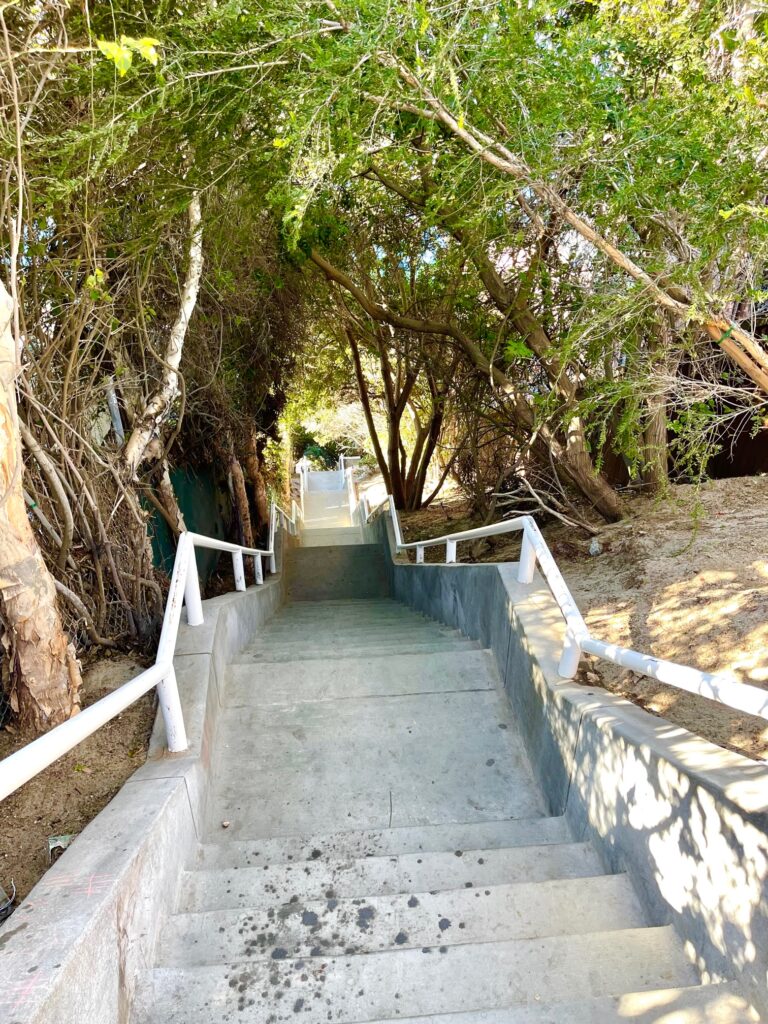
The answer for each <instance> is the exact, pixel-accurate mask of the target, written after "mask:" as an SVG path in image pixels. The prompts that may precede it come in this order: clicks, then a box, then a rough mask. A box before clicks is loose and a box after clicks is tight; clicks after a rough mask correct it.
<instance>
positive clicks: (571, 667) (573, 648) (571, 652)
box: [557, 626, 581, 679]
mask: <svg viewBox="0 0 768 1024" xmlns="http://www.w3.org/2000/svg"><path fill="white" fill-rule="evenodd" d="M580 661H581V644H580V643H579V641H578V639H577V638H576V634H575V633H574V632H573V630H572V629H571V628H570V626H568V627H567V628H566V630H565V641H564V643H563V653H562V655H561V657H560V664H559V665H558V666H557V671H558V672H559V673H560V675H561V676H562V677H563V679H573V677H574V676H575V675H576V673H577V671H578V669H579V662H580Z"/></svg>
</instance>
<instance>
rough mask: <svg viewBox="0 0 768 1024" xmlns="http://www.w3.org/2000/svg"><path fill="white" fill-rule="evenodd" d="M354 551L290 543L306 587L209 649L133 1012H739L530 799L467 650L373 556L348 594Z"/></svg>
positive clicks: (442, 1018) (531, 1022)
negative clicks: (401, 593) (162, 890)
mask: <svg viewBox="0 0 768 1024" xmlns="http://www.w3.org/2000/svg"><path fill="white" fill-rule="evenodd" d="M357 551H359V552H360V554H361V556H363V560H365V559H369V558H370V557H371V556H372V552H371V551H368V550H367V549H366V548H365V547H364V546H361V547H360V548H357V549H355V548H345V549H341V548H338V549H333V548H316V549H314V550H313V549H309V550H306V549H305V550H301V549H299V550H298V551H295V552H293V553H292V559H293V565H292V572H293V577H292V578H293V579H294V583H293V584H292V586H293V587H294V597H297V596H301V597H303V600H300V601H297V600H295V601H294V602H293V603H290V604H288V605H287V606H285V607H284V608H283V610H282V611H281V612H280V613H279V614H278V615H277V616H276V617H275V618H274V619H273V620H272V622H271V624H270V625H269V626H268V627H267V628H266V629H265V630H264V631H263V632H262V633H260V635H259V637H258V638H257V639H255V640H254V641H253V642H252V643H251V644H250V646H249V647H247V648H246V649H245V650H244V651H243V652H242V654H241V655H240V656H239V658H238V659H237V661H236V663H235V664H233V665H231V666H230V668H229V670H228V671H229V677H228V679H227V684H226V687H225V698H224V699H225V706H224V709H223V711H222V724H221V727H220V731H219V734H218V736H217V739H216V744H215V750H216V761H215V770H214V772H213V776H214V783H213V793H212V796H211V800H210V814H209V818H208V822H207V825H206V828H205V834H204V835H203V836H202V841H201V843H200V845H199V847H198V848H197V849H196V850H195V851H194V853H193V855H192V856H191V858H190V862H189V865H188V869H187V870H186V872H185V873H184V874H183V877H182V878H181V879H180V882H179V890H178V897H177V903H176V911H175V913H174V914H172V915H171V916H170V917H169V918H168V919H167V920H166V922H165V926H164V929H163V932H162V935H161V938H160V941H159V943H158V947H157V960H156V963H155V964H154V965H153V966H151V967H149V968H148V969H147V970H146V971H144V973H143V975H142V976H141V977H140V979H139V982H138V986H137V989H136V991H135V993H134V998H133V1001H132V1011H131V1013H132V1015H131V1024H192V1022H194V1024H214V1022H215V1024H219V1022H224V1021H226V1022H247V1024H277V1022H284V1021H302V1020H303V1021H306V1022H308V1024H320V1022H324V1021H334V1022H339V1024H353V1022H358V1024H359V1022H376V1021H378V1022H383V1021H391V1020H399V1021H401V1022H405V1024H555V1022H557V1024H609V1022H610V1024H617V1022H619V1021H623V1022H628V1021H632V1022H634V1024H651V1022H659V1024H660V1022H662V1021H663V1022H664V1024H704V1022H707V1024H715V1022H717V1024H736V1022H744V1021H749V1020H757V1019H758V1018H757V1017H756V1016H752V1015H751V1011H750V1010H749V1009H748V1007H747V1004H746V1003H744V1002H743V1000H742V999H741V997H740V996H739V995H738V993H737V992H736V991H735V990H732V989H731V988H730V987H729V986H717V985H706V986H705V985H700V984H699V980H698V977H697V974H696V972H695V970H694V968H693V967H692V965H691V964H690V962H689V961H688V959H687V958H686V957H685V955H684V953H683V950H682V948H681V944H680V942H679V940H678V938H677V937H676V934H675V933H674V931H673V930H672V929H671V927H668V926H663V925H662V926H655V925H654V924H653V923H652V922H650V921H648V920H646V918H645V916H644V913H643V909H642V907H641V905H640V903H639V902H638V900H637V898H636V896H635V894H634V892H633V889H632V887H631V885H630V883H629V881H628V879H627V877H626V876H624V875H610V874H606V873H605V872H604V870H603V868H602V866H601V864H600V863H599V861H598V858H597V856H596V854H595V851H594V850H593V849H592V847H591V846H590V845H589V844H587V843H584V842H580V841H579V840H578V837H573V836H571V835H570V834H569V832H568V828H567V826H566V824H565V821H564V819H563V818H557V817H548V816H547V815H546V813H545V810H544V803H543V801H542V798H541V794H540V793H539V792H538V790H537V787H536V785H535V783H534V781H533V777H532V774H531V771H530V768H529V765H528V763H527V760H526V755H525V752H524V750H523V747H522V743H521V740H520V738H519V737H518V734H517V731H516V728H515V722H514V720H513V718H512V716H511V714H510V711H509V705H508V702H507V701H506V699H505V696H504V694H503V692H502V690H501V687H500V684H499V680H498V677H497V674H496V670H495V666H494V663H493V662H492V660H491V658H490V656H489V654H488V652H486V651H484V650H481V649H479V648H478V646H477V645H476V644H474V643H473V642H471V641H469V640H467V639H466V638H464V637H462V636H461V635H459V634H458V633H456V632H455V631H453V630H451V629H448V628H446V627H444V626H441V625H439V624H437V623H435V622H431V621H428V620H426V619H425V618H423V617H421V616H419V615H417V614H415V613H413V612H411V611H409V610H407V609H405V608H404V607H402V606H401V605H398V604H397V603H395V602H394V601H392V600H390V599H388V598H387V597H386V596H385V595H386V586H385V581H384V578H383V577H381V578H379V575H378V569H375V570H374V571H373V572H372V576H373V577H374V578H376V579H377V580H379V582H378V583H377V588H378V590H377V592H376V593H374V594H373V595H370V596H368V597H367V598H360V597H357V598H356V599H350V592H351V591H353V590H354V588H355V586H360V587H363V583H364V582H365V579H364V576H363V575H362V574H361V575H359V576H358V577H356V579H355V581H353V582H354V585H353V583H352V582H350V581H351V580H352V577H351V576H350V573H351V572H352V568H354V569H355V571H358V570H359V571H360V572H361V573H362V570H361V565H362V562H361V563H360V565H357V564H356V563H355V561H354V555H353V552H357ZM342 553H343V554H342ZM308 558H314V559H315V563H314V564H315V569H316V571H317V574H318V578H319V577H322V579H323V581H324V583H323V586H324V587H325V589H324V591H323V594H322V596H323V597H324V598H325V599H324V600H322V601H317V600H312V597H311V584H310V583H305V584H304V586H305V587H307V588H308V589H305V590H304V591H302V592H301V593H299V590H300V584H299V582H298V581H299V580H301V579H303V578H304V577H305V574H306V571H307V569H308V566H309V561H308ZM297 566H300V567H301V570H302V571H301V572H300V573H299V572H298V570H297ZM318 585H319V584H318ZM363 591H364V587H363Z"/></svg>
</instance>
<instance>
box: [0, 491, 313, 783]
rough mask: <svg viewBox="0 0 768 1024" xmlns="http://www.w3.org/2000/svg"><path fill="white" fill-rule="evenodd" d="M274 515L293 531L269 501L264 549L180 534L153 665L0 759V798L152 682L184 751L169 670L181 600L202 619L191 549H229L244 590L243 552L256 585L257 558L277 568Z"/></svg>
mask: <svg viewBox="0 0 768 1024" xmlns="http://www.w3.org/2000/svg"><path fill="white" fill-rule="evenodd" d="M279 515H282V517H283V520H282V522H283V526H284V527H285V528H286V529H289V526H288V524H292V526H293V529H294V531H295V530H296V522H295V520H293V519H291V517H290V516H288V515H287V513H285V512H284V511H283V510H282V509H281V508H279V506H277V505H276V504H275V503H274V502H273V503H272V512H271V515H270V525H269V548H268V549H266V550H262V549H260V548H247V547H243V546H242V545H241V544H230V543H229V542H228V541H224V540H218V539H216V538H215V537H206V536H204V535H203V534H200V533H189V532H185V533H182V534H181V535H180V537H179V541H178V545H177V547H176V558H175V559H174V563H173V572H172V574H171V584H170V587H169V590H168V599H167V601H166V604H165V612H164V613H163V625H162V629H161V631H160V639H159V641H158V645H157V656H156V658H155V664H154V665H152V666H151V668H148V669H146V670H145V671H144V672H141V673H140V674H139V675H137V676H136V677H135V678H134V679H130V680H129V681H128V682H127V683H125V684H124V685H123V686H120V687H118V689H116V690H113V691H112V693H110V694H108V695H107V696H106V697H102V698H101V700H98V701H96V703H95V704H91V705H90V707H87V708H85V709H84V710H82V711H80V712H79V713H78V714H77V715H75V716H74V717H73V718H70V719H69V720H68V721H66V722H63V723H62V724H61V725H57V726H56V727H55V728H53V729H51V730H50V732H47V733H45V734H44V735H43V736H40V737H39V738H38V739H36V740H33V741H32V742H31V743H28V744H27V745H26V746H24V747H22V748H21V750H17V751H16V752H15V753H13V754H10V755H9V756H8V757H6V758H4V759H3V760H2V761H0V800H4V799H5V797H7V796H9V795H10V794H11V793H13V792H14V791H15V790H17V789H18V788H19V787H20V786H23V785H24V783H25V782H28V781H29V780H30V779H31V778H33V777H34V776H35V775H37V774H39V773H40V772H41V771H43V770H44V769H45V768H47V767H48V766H49V765H50V764H53V762H54V761H56V760H58V759H59V758H60V757H62V756H63V755H64V754H66V753H68V751H70V750H72V748H73V747H76V746H77V744H78V743H81V742H82V741H83V740H84V739H86V738H87V737H88V736H90V735H91V734H92V733H94V732H96V730H97V729H100V728H101V726H102V725H105V724H106V723H107V722H109V721H110V720H111V719H113V718H115V717H116V716H117V715H119V714H120V713H121V712H122V711H125V709H126V708H127V707H129V706H130V705H131V704H133V703H134V702H135V701H137V700H138V699H139V698H140V697H143V696H144V694H145V693H148V692H149V691H150V690H151V689H152V687H154V686H156V687H157V697H158V703H159V705H160V710H161V711H162V714H163V721H164V723H165V734H166V737H167V740H168V750H169V751H170V752H171V753H174V754H177V753H181V752H182V751H184V750H186V749H187V732H186V729H185V727H184V715H183V713H182V710H181V701H180V699H179V689H178V686H177V683H176V672H175V671H174V668H173V654H174V651H175V648H176V638H177V636H178V632H179V623H180V621H181V608H182V604H186V607H187V624H188V625H190V626H201V625H202V624H203V621H204V617H203V603H202V600H201V597H200V580H199V577H198V574H197V561H196V558H195V550H196V549H197V548H206V549H211V550H214V551H228V552H230V553H231V555H232V568H233V570H234V575H235V590H237V591H243V590H245V589H246V581H245V568H244V564H243V556H246V557H252V558H253V564H254V573H255V578H256V583H257V584H261V583H263V582H264V574H263V568H262V559H264V558H269V560H270V572H275V571H276V562H275V545H274V540H275V531H276V529H277V523H278V518H279Z"/></svg>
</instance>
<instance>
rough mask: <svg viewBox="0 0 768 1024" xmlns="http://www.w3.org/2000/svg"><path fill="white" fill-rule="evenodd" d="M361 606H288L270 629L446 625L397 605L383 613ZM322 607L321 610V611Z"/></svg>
mask: <svg viewBox="0 0 768 1024" xmlns="http://www.w3.org/2000/svg"><path fill="white" fill-rule="evenodd" d="M357 603H358V602H343V603H342V602H338V603H337V602H335V601H322V602H320V601H318V602H310V601H307V602H304V603H302V604H291V605H287V606H286V607H285V609H284V610H282V611H281V612H280V613H279V614H278V615H277V616H275V618H274V619H272V620H271V621H270V622H269V624H268V625H269V626H273V625H274V626H279V627H280V628H281V629H303V628H311V629H315V628H320V627H325V628H326V629H339V630H342V629H365V628H367V627H370V628H371V629H386V628H388V627H390V626H391V627H397V626H399V625H403V624H405V623H409V622H421V623H425V622H427V623H437V625H443V623H439V622H437V620H436V619H430V618H427V616H426V615H419V614H418V613H417V612H412V611H410V610H408V609H403V608H398V606H397V605H394V604H393V605H392V607H387V608H383V609H375V608H371V606H370V604H369V603H368V602H367V601H360V602H359V604H360V608H355V607H354V605H355V604H357ZM318 606H322V607H318Z"/></svg>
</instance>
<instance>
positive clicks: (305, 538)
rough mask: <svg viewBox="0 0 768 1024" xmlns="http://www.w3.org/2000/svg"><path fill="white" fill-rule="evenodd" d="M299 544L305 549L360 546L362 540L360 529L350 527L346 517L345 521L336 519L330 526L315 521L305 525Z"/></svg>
mask: <svg viewBox="0 0 768 1024" xmlns="http://www.w3.org/2000/svg"><path fill="white" fill-rule="evenodd" d="M301 543H302V545H303V546H304V547H305V548H320V547H328V546H330V545H337V544H362V543H363V538H362V534H361V532H360V527H359V526H352V525H351V523H350V520H349V516H347V518H346V521H344V520H340V519H336V520H335V521H334V522H333V523H332V524H331V523H326V522H318V521H317V520H312V521H311V522H310V523H306V525H305V528H304V529H303V530H302V531H301Z"/></svg>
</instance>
